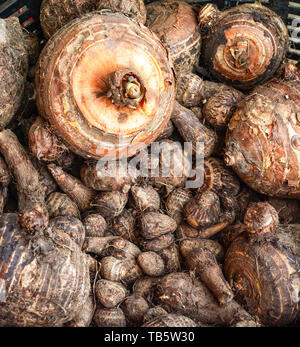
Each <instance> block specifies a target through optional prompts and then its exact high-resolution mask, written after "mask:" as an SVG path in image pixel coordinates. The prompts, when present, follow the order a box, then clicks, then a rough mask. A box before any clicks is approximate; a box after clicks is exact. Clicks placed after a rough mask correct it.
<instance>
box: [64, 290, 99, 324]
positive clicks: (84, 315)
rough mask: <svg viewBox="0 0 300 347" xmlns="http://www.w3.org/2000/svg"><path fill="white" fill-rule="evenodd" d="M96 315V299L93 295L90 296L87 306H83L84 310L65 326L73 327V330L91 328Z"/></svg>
mask: <svg viewBox="0 0 300 347" xmlns="http://www.w3.org/2000/svg"><path fill="white" fill-rule="evenodd" d="M94 313H95V305H94V298H93V295H92V294H90V295H89V297H88V298H87V300H86V302H85V304H84V305H83V308H82V310H81V311H80V313H79V314H78V315H77V316H76V317H75V318H73V319H72V320H71V321H70V322H68V323H67V324H65V326H67V327H72V328H84V327H89V326H90V324H91V323H92V320H93V316H94Z"/></svg>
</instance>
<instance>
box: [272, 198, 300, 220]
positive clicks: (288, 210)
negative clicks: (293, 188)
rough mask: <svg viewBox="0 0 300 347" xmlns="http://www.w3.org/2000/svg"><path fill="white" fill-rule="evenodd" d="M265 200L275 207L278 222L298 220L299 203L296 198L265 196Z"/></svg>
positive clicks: (299, 217) (299, 213)
mask: <svg viewBox="0 0 300 347" xmlns="http://www.w3.org/2000/svg"><path fill="white" fill-rule="evenodd" d="M266 201H267V202H268V203H269V204H271V205H272V206H273V207H274V208H275V209H276V211H277V213H278V217H279V221H280V224H297V223H299V222H300V203H299V201H298V200H296V199H279V198H271V197H267V200H266Z"/></svg>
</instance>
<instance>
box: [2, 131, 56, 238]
mask: <svg viewBox="0 0 300 347" xmlns="http://www.w3.org/2000/svg"><path fill="white" fill-rule="evenodd" d="M0 152H1V154H2V155H3V157H4V159H5V161H6V163H7V165H8V167H9V169H10V170H11V171H12V173H13V175H14V178H15V180H16V183H17V190H18V208H19V212H20V214H21V219H20V221H21V224H22V226H24V228H25V229H27V230H28V231H34V230H35V229H36V228H42V229H43V228H45V227H47V226H48V222H49V216H48V211H47V208H46V203H45V192H44V189H43V187H42V185H41V183H40V181H39V174H38V172H37V170H36V169H35V168H34V166H33V164H32V163H31V161H30V159H29V156H28V155H27V153H26V151H25V149H24V148H23V147H22V145H21V144H20V143H19V141H18V139H17V137H16V135H15V134H14V133H13V132H12V131H11V130H3V131H2V132H0Z"/></svg>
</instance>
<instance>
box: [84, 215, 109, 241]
mask: <svg viewBox="0 0 300 347" xmlns="http://www.w3.org/2000/svg"><path fill="white" fill-rule="evenodd" d="M82 222H83V225H84V227H85V231H86V236H88V237H90V236H92V237H93V236H97V237H101V236H104V232H105V230H106V228H107V223H106V221H105V219H104V218H103V217H102V216H101V215H100V214H98V213H91V214H89V215H88V216H86V217H85V218H84V219H83V221H82Z"/></svg>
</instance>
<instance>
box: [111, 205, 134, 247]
mask: <svg viewBox="0 0 300 347" xmlns="http://www.w3.org/2000/svg"><path fill="white" fill-rule="evenodd" d="M111 232H112V233H113V234H114V235H115V236H121V237H122V238H124V239H126V240H129V241H131V242H136V235H135V217H134V215H133V212H131V211H130V210H127V209H124V210H123V212H122V213H121V214H120V215H119V216H117V217H116V218H114V219H113V221H112V225H111Z"/></svg>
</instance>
